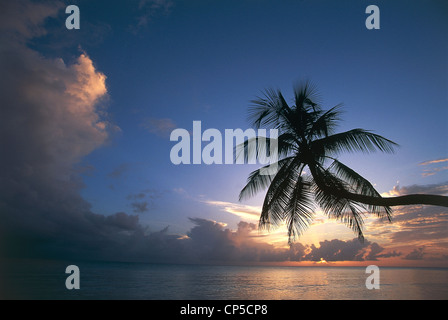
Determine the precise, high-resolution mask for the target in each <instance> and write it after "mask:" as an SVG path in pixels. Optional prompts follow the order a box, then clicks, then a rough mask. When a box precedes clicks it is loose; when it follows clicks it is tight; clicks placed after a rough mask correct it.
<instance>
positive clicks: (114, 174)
mask: <svg viewBox="0 0 448 320" xmlns="http://www.w3.org/2000/svg"><path fill="white" fill-rule="evenodd" d="M129 168H130V164H129V163H122V164H120V165H119V166H118V167H116V168H115V169H113V170H112V171H111V172H110V173H109V174H108V175H107V176H108V177H109V178H114V179H118V178H121V177H122V176H123V175H124V174H125V173H126V172H127V171H128V170H129Z"/></svg>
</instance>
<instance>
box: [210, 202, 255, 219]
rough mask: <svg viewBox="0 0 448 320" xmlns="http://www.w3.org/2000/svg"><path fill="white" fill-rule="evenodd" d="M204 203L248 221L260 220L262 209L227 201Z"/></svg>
mask: <svg viewBox="0 0 448 320" xmlns="http://www.w3.org/2000/svg"><path fill="white" fill-rule="evenodd" d="M203 202H204V203H206V204H208V205H211V206H214V207H218V208H220V209H221V210H224V211H225V212H228V213H231V214H233V215H236V216H238V217H240V218H242V219H245V220H248V221H258V220H259V219H260V212H261V208H260V207H256V206H248V205H243V204H238V203H232V202H226V201H214V200H205V201H203Z"/></svg>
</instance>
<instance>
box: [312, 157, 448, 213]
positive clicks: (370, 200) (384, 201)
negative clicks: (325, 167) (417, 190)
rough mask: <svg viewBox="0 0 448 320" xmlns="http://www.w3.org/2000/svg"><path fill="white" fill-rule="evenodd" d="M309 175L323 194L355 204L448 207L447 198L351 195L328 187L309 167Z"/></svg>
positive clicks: (430, 195)
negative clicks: (351, 201)
mask: <svg viewBox="0 0 448 320" xmlns="http://www.w3.org/2000/svg"><path fill="white" fill-rule="evenodd" d="M309 168H310V171H311V174H312V175H313V178H314V180H315V181H316V184H317V186H318V187H319V188H320V189H321V190H322V191H325V192H328V193H330V194H332V195H334V196H336V197H340V198H345V199H350V200H353V201H356V202H360V203H363V204H367V205H374V206H382V207H393V206H405V205H415V204H421V205H433V206H441V207H448V197H447V196H440V195H432V194H407V195H403V196H397V197H387V198H384V197H381V196H380V197H372V196H366V195H361V194H356V193H351V192H348V191H346V190H341V189H335V188H333V187H331V186H328V185H327V184H326V183H325V182H324V181H323V179H322V178H321V177H320V176H319V174H317V172H316V170H314V169H313V168H312V166H309Z"/></svg>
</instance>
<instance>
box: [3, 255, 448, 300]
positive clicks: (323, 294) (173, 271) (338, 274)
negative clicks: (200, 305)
mask: <svg viewBox="0 0 448 320" xmlns="http://www.w3.org/2000/svg"><path fill="white" fill-rule="evenodd" d="M68 264H73V262H71V263H64V262H61V261H59V262H55V261H52V262H49V261H27V262H26V263H25V262H23V261H22V262H21V263H15V264H14V266H13V267H12V268H9V269H4V270H3V271H2V272H3V273H4V274H3V276H4V277H3V278H4V280H3V282H4V283H6V284H3V285H2V282H0V285H1V286H2V288H1V289H2V290H1V292H0V297H2V298H8V299H9V298H14V299H148V300H149V299H160V300H170V299H172V300H184V299H189V300H205V299H217V300H224V299H229V300H309V299H313V300H316V299H317V300H328V299H369V300H371V299H419V300H420V299H448V269H441V268H439V269H436V268H434V269H430V268H385V267H382V268H380V289H379V290H368V289H367V288H366V286H365V281H366V278H367V277H368V274H366V273H365V268H363V267H239V266H192V265H155V264H134V263H85V262H80V263H77V265H78V267H79V268H80V274H81V277H80V279H81V281H80V282H81V289H80V290H67V289H66V288H65V279H66V277H67V276H68V275H67V274H65V267H66V266H67V265H68ZM0 280H1V279H0ZM8 284H9V285H8Z"/></svg>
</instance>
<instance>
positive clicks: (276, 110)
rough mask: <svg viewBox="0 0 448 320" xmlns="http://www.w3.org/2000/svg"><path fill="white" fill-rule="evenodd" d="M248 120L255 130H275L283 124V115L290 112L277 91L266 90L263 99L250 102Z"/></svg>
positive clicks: (259, 98)
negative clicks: (263, 128) (262, 128)
mask: <svg viewBox="0 0 448 320" xmlns="http://www.w3.org/2000/svg"><path fill="white" fill-rule="evenodd" d="M250 102H251V106H250V107H249V116H248V120H249V121H250V122H251V123H252V125H253V126H255V128H257V129H258V128H260V127H263V126H264V127H267V128H277V127H278V126H280V125H282V124H283V121H281V120H284V117H285V115H286V114H287V113H288V112H289V111H290V108H289V106H288V104H287V103H286V100H285V99H284V98H283V95H282V93H281V92H280V91H279V90H274V89H266V90H265V91H264V96H263V97H257V98H256V99H254V100H251V101H250Z"/></svg>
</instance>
